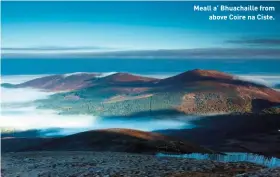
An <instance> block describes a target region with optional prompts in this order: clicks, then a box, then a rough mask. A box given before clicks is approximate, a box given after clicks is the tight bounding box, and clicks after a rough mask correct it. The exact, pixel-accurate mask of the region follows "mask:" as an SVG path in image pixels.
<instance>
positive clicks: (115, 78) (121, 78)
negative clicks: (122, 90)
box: [102, 72, 157, 82]
mask: <svg viewBox="0 0 280 177" xmlns="http://www.w3.org/2000/svg"><path fill="white" fill-rule="evenodd" d="M102 80H106V81H112V82H134V81H144V82H146V81H153V80H157V79H155V78H150V77H143V76H137V75H133V74H129V73H122V72H119V73H115V74H112V75H109V76H106V77H104V78H103V79H102Z"/></svg>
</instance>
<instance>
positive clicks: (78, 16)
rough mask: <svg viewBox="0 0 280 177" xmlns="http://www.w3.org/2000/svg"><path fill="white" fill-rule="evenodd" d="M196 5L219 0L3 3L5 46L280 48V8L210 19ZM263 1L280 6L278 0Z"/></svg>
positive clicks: (17, 49) (17, 48) (38, 48)
mask: <svg viewBox="0 0 280 177" xmlns="http://www.w3.org/2000/svg"><path fill="white" fill-rule="evenodd" d="M237 3H238V4H240V3H241V2H231V4H235V5H236V4H237ZM259 3H260V2H248V3H247V4H251V5H259ZM195 4H197V5H217V2H93V1H92V2H63V1H62V2H51V1H49V2H32V1H30V2H2V14H1V15H2V49H3V51H4V52H7V51H9V52H11V53H24V52H27V53H30V52H31V53H32V52H33V53H36V52H38V51H39V52H45V51H48V52H54V53H57V52H60V53H69V52H75V51H76V52H77V51H79V52H86V51H91V52H92V51H101V52H103V51H119V50H120V51H122V50H156V49H170V50H175V49H201V48H204V49H205V48H206V49H213V48H262V49H263V48H277V49H278V48H279V45H280V34H279V31H280V22H279V21H280V20H278V19H280V17H279V12H275V13H270V14H272V15H274V17H275V20H274V21H209V20H208V16H209V15H210V14H211V13H209V12H194V11H193V5H195ZM219 4H221V3H219ZM223 4H228V3H223ZM241 4H242V5H246V3H241ZM262 4H267V5H270V6H276V10H277V9H279V8H280V5H279V3H277V2H274V3H273V2H270V3H262ZM228 5H229V4H228ZM278 11H279V10H278ZM218 14H223V13H217V15H218ZM227 14H228V13H227ZM277 17H278V18H277Z"/></svg>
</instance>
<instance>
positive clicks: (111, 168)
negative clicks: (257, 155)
mask: <svg viewBox="0 0 280 177" xmlns="http://www.w3.org/2000/svg"><path fill="white" fill-rule="evenodd" d="M1 163H2V169H1V172H2V177H120V176H122V177H188V176H194V177H212V176H213V177H215V176H224V177H229V176H235V175H236V174H241V173H245V172H253V171H257V170H260V169H264V167H262V166H260V165H255V164H251V163H221V162H214V161H208V160H194V159H181V158H180V159H179V158H157V157H155V156H152V155H140V154H129V153H116V152H77V151H76V152H21V153H4V154H2V162H1ZM268 173H269V172H266V174H268ZM252 174H253V173H252Z"/></svg>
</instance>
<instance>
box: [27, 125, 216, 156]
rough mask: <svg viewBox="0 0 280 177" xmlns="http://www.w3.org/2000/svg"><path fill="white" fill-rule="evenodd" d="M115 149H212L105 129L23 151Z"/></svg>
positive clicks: (187, 151) (135, 150)
mask: <svg viewBox="0 0 280 177" xmlns="http://www.w3.org/2000/svg"><path fill="white" fill-rule="evenodd" d="M37 150H47V151H65V150H66V151H67V150H70V151H72V150H73V151H114V152H133V153H152V154H154V153H157V152H174V153H192V152H200V153H212V151H211V150H208V149H205V148H203V147H200V146H198V145H195V144H192V143H188V142H186V141H180V140H178V139H175V138H171V137H168V136H163V135H160V134H157V133H150V132H144V131H138V130H131V129H104V130H93V131H87V132H82V133H78V134H74V135H70V136H66V137H62V138H54V139H53V140H52V141H50V142H47V143H42V144H40V145H39V146H36V147H30V148H26V149H24V151H37Z"/></svg>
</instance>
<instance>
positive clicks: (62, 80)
mask: <svg viewBox="0 0 280 177" xmlns="http://www.w3.org/2000/svg"><path fill="white" fill-rule="evenodd" d="M96 76H98V74H94V73H74V74H66V75H63V74H61V75H50V76H45V77H41V78H36V79H33V80H30V81H27V82H24V83H20V84H14V85H13V84H8V83H4V84H2V85H1V86H2V87H6V88H25V87H31V88H36V89H44V90H47V91H65V90H66V91H67V90H75V89H81V88H85V87H89V86H91V85H92V83H91V81H90V79H93V78H95V77H96Z"/></svg>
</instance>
